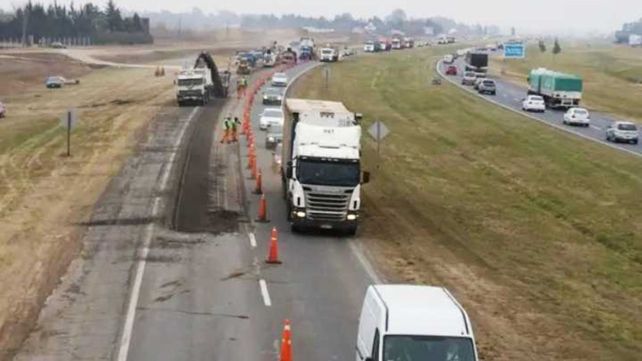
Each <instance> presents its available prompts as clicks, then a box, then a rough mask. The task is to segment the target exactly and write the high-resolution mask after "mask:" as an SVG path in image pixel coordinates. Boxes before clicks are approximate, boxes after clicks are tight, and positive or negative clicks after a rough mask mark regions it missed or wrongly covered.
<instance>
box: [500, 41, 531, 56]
mask: <svg viewBox="0 0 642 361" xmlns="http://www.w3.org/2000/svg"><path fill="white" fill-rule="evenodd" d="M524 57H526V48H525V47H524V43H517V42H515V43H504V59H523V58H524Z"/></svg>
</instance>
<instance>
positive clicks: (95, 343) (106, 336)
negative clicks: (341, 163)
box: [16, 63, 377, 361]
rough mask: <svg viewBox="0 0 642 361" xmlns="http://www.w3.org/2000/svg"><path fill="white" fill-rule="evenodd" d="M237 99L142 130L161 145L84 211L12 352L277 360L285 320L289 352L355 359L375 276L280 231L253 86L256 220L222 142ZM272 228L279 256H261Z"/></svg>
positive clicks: (335, 244) (280, 212)
mask: <svg viewBox="0 0 642 361" xmlns="http://www.w3.org/2000/svg"><path fill="white" fill-rule="evenodd" d="M312 66H314V64H313V63H309V64H302V65H299V66H298V67H295V68H292V69H290V70H288V74H289V76H290V77H291V78H292V77H294V76H296V75H297V74H300V73H302V72H303V71H305V70H307V69H309V68H310V67H312ZM241 106H242V102H239V101H237V100H235V99H228V100H227V101H225V102H222V101H219V102H215V103H214V104H210V105H208V106H207V107H203V108H201V107H198V108H181V109H180V110H179V111H178V114H177V115H175V116H172V117H169V118H168V119H167V120H166V121H165V122H163V123H162V124H165V126H166V127H165V128H160V129H152V131H153V132H155V133H158V134H155V135H154V136H152V137H151V139H152V140H154V139H158V140H157V141H156V142H153V141H150V142H151V143H152V144H150V146H149V149H148V150H149V154H147V152H143V153H142V154H143V155H142V156H138V158H140V159H139V160H138V161H137V163H136V166H135V167H134V166H132V167H131V168H133V170H130V171H129V172H126V173H124V174H121V175H120V176H119V177H122V178H123V179H126V181H123V182H121V183H122V184H121V183H119V182H118V181H116V183H114V184H113V188H114V189H113V191H112V192H107V194H108V195H109V194H111V195H112V196H111V197H107V199H105V202H106V203H105V204H106V205H105V207H106V208H105V209H106V210H110V212H107V211H105V212H102V213H101V212H97V213H96V215H95V216H94V221H93V222H94V225H93V226H92V228H91V229H90V237H89V238H88V239H87V241H86V244H87V245H90V246H91V248H89V249H90V250H91V252H90V253H88V254H86V255H85V257H84V259H83V260H82V262H81V264H80V265H79V266H78V265H77V266H73V267H72V271H71V272H70V273H71V274H70V275H68V276H67V277H66V280H65V281H64V282H63V284H62V285H61V286H60V289H59V290H57V291H56V293H55V294H54V295H53V296H52V297H51V298H50V300H49V301H48V303H47V306H46V307H45V309H44V310H43V313H42V314H41V317H40V319H39V322H38V325H37V327H36V329H35V330H34V332H33V333H32V335H31V336H30V337H29V339H28V340H27V342H26V343H25V345H24V347H23V349H21V350H20V351H19V353H18V355H17V357H16V359H17V360H70V359H91V360H117V361H125V360H167V361H170V360H171V361H181V360H235V361H245V360H247V361H257V360H264V361H274V360H278V349H279V340H280V335H281V331H282V327H283V321H284V320H285V319H289V320H291V323H292V338H293V354H294V358H295V359H305V360H306V361H328V360H341V361H343V360H351V359H353V358H354V352H355V351H354V350H355V339H356V334H357V322H358V316H359V311H360V307H361V301H362V298H363V295H364V293H365V290H366V287H367V286H368V285H369V284H371V283H373V282H375V281H376V280H377V276H376V274H375V273H374V272H373V271H372V267H371V266H370V265H369V264H368V262H367V260H366V259H365V257H364V256H363V254H362V252H361V250H360V247H359V245H358V241H357V240H356V239H348V238H343V237H341V236H338V235H336V234H332V233H319V234H304V235H301V234H292V233H290V227H289V225H288V222H287V220H286V214H285V204H284V200H283V196H282V191H281V181H280V176H279V174H278V172H277V170H276V168H274V167H273V164H272V159H273V156H272V152H271V151H269V150H266V149H265V148H264V140H265V139H264V137H265V133H264V132H262V131H260V130H259V129H258V117H257V115H258V114H259V113H260V112H261V111H262V109H263V106H262V105H261V97H260V94H259V96H257V98H256V101H255V104H254V105H253V107H252V123H253V128H254V131H255V134H256V136H257V139H256V144H257V155H258V162H259V166H260V168H261V170H262V172H263V179H264V182H263V189H264V192H265V196H266V198H267V201H268V218H269V219H270V222H269V223H257V222H254V220H253V219H254V218H256V215H257V205H258V199H259V196H258V195H255V194H253V193H252V190H253V189H254V181H253V180H251V179H249V172H248V171H247V169H246V167H245V166H246V158H245V155H246V150H247V148H246V143H245V140H244V139H242V140H241V142H240V143H235V144H221V143H219V141H218V140H219V139H220V138H219V137H220V132H219V131H218V130H219V129H220V128H221V120H222V117H223V116H225V115H226V114H228V113H229V114H235V113H236V112H239V114H240V109H241ZM179 144H181V146H178V145H179ZM138 158H135V159H138ZM170 165H171V166H170ZM125 170H127V167H126V169H125ZM118 179H120V178H117V180H118ZM108 205H110V206H108ZM110 207H111V208H110ZM101 209H102V208H101V207H98V210H101ZM103 213H105V214H103ZM272 227H276V228H277V229H278V231H279V246H280V247H279V256H280V258H281V260H282V261H283V263H282V264H280V265H267V264H266V263H265V261H264V260H265V258H266V256H267V252H268V241H269V234H270V231H271V229H272Z"/></svg>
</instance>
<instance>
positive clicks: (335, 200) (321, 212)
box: [305, 190, 352, 221]
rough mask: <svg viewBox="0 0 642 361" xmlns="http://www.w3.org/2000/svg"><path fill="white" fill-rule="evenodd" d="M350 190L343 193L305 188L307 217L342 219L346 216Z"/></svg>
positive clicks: (324, 219) (325, 219) (327, 219)
mask: <svg viewBox="0 0 642 361" xmlns="http://www.w3.org/2000/svg"><path fill="white" fill-rule="evenodd" d="M351 194H352V192H351V191H350V190H348V191H346V192H345V193H325V192H319V191H312V190H306V191H305V200H306V205H307V211H308V218H310V219H312V220H315V221H343V220H345V218H346V214H347V210H348V202H350V196H351Z"/></svg>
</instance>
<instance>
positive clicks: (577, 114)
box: [562, 108, 591, 127]
mask: <svg viewBox="0 0 642 361" xmlns="http://www.w3.org/2000/svg"><path fill="white" fill-rule="evenodd" d="M562 123H564V124H570V125H581V126H583V127H588V126H589V124H591V116H590V115H589V112H588V110H586V109H584V108H571V109H569V110H568V111H567V112H566V113H564V119H563V120H562Z"/></svg>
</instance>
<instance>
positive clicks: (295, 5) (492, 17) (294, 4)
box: [0, 0, 642, 35]
mask: <svg viewBox="0 0 642 361" xmlns="http://www.w3.org/2000/svg"><path fill="white" fill-rule="evenodd" d="M34 1H36V2H37V1H40V2H44V3H52V2H53V1H54V0H34ZM68 1H69V2H71V0H68ZM25 2H26V0H0V8H2V9H11V8H12V5H14V6H15V5H21V4H24V3H25ZM65 2H67V0H58V3H65ZM74 2H75V3H76V4H79V3H83V2H84V1H83V0H76V1H74ZM93 2H94V3H98V4H104V3H106V2H107V0H95V1H93ZM116 3H117V4H118V5H119V6H120V7H123V8H125V9H128V10H132V11H145V10H147V11H150V10H169V11H174V12H178V11H181V12H184V11H191V9H192V8H194V7H199V8H200V9H202V10H203V11H204V12H206V13H208V12H216V11H218V10H230V11H234V12H237V13H261V14H263V13H275V14H277V15H278V14H283V13H297V14H302V15H310V16H320V15H323V16H327V17H332V16H334V15H336V14H339V13H343V12H349V13H351V14H352V15H353V16H355V17H358V18H360V17H364V18H365V17H371V16H374V15H377V16H380V17H383V16H385V15H386V14H389V13H390V12H391V11H392V10H394V9H396V8H401V9H403V10H405V11H406V13H407V14H408V16H409V17H429V16H445V17H449V18H452V19H454V20H456V21H458V22H463V23H467V24H478V23H479V24H482V25H498V26H500V27H502V28H504V29H508V28H510V27H512V26H514V27H515V28H516V29H517V30H518V32H524V33H534V32H540V31H541V32H546V33H554V32H560V33H565V34H578V35H579V34H580V33H587V32H592V33H593V32H599V33H608V32H612V31H614V30H617V29H619V28H620V27H621V25H622V23H625V22H631V21H635V20H638V19H640V18H642V6H641V5H640V4H641V3H642V0H441V1H434V0H433V1H431V0H234V1H212V0H209V1H206V0H181V1H176V0H116ZM549 9H550V10H549Z"/></svg>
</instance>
